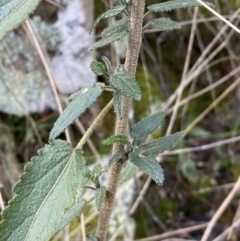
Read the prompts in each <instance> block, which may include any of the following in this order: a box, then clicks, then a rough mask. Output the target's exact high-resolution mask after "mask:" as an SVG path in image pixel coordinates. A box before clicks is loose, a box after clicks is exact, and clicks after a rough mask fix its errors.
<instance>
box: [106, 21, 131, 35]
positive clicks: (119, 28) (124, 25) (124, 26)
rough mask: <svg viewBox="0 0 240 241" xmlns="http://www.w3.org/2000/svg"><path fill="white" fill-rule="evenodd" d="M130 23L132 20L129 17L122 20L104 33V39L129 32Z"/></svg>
mask: <svg viewBox="0 0 240 241" xmlns="http://www.w3.org/2000/svg"><path fill="white" fill-rule="evenodd" d="M129 22H130V19H129V18H128V17H125V18H122V19H120V20H118V21H116V22H114V23H113V24H111V25H110V26H109V27H107V28H105V29H104V30H103V31H102V38H107V37H109V36H111V35H113V34H117V33H118V32H123V31H127V30H128V23H129Z"/></svg>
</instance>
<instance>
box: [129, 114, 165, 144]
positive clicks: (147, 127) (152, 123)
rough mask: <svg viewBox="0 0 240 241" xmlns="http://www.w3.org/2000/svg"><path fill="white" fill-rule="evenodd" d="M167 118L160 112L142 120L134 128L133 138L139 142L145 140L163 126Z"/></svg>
mask: <svg viewBox="0 0 240 241" xmlns="http://www.w3.org/2000/svg"><path fill="white" fill-rule="evenodd" d="M165 116H166V115H165V113H164V112H159V113H155V114H153V115H150V116H148V117H146V118H144V119H142V120H141V121H139V122H138V123H137V124H135V125H134V126H133V128H132V130H131V136H132V137H133V138H136V139H137V140H139V141H143V140H145V139H146V138H147V137H148V135H149V134H151V133H152V132H153V131H154V130H155V129H156V128H158V127H159V126H160V125H161V124H162V122H163V120H164V118H165Z"/></svg>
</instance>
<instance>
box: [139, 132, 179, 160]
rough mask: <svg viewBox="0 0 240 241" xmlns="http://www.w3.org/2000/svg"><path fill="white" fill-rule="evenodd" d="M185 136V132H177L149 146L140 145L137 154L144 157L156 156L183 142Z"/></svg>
mask: <svg viewBox="0 0 240 241" xmlns="http://www.w3.org/2000/svg"><path fill="white" fill-rule="evenodd" d="M183 134H184V132H183V131H181V132H176V133H174V134H172V135H169V136H164V137H162V138H159V139H156V140H154V141H151V142H149V143H147V144H144V145H140V146H139V147H138V148H136V152H137V153H140V154H142V155H144V156H156V155H158V154H159V153H162V152H164V151H167V150H170V149H171V148H173V147H174V146H175V145H177V144H178V143H179V142H180V141H181V140H182V138H183Z"/></svg>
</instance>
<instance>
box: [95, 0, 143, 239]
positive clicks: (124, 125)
mask: <svg viewBox="0 0 240 241" xmlns="http://www.w3.org/2000/svg"><path fill="white" fill-rule="evenodd" d="M144 7H145V0H132V8H131V16H130V22H131V25H130V36H129V43H128V49H127V53H126V60H125V65H124V68H125V70H126V71H127V72H128V73H129V74H131V75H132V76H135V73H136V69H137V63H138V56H139V52H140V48H141V44H142V23H143V16H144ZM130 103H131V99H130V98H127V99H126V104H125V111H124V115H123V118H122V119H121V120H120V119H117V121H116V127H115V135H125V136H126V135H127V132H128V115H129V110H130ZM123 148H124V145H119V144H114V145H113V153H115V152H117V151H118V150H121V149H123ZM123 163H124V160H119V161H118V162H115V163H113V164H112V165H111V167H110V170H109V178H108V183H107V192H106V198H105V200H104V202H103V204H102V205H101V209H100V214H99V220H98V225H97V231H96V236H97V238H98V240H99V241H105V240H106V236H107V231H108V225H109V220H110V217H111V213H112V207H113V203H114V199H115V195H116V191H117V187H118V181H119V176H120V172H121V169H122V166H123Z"/></svg>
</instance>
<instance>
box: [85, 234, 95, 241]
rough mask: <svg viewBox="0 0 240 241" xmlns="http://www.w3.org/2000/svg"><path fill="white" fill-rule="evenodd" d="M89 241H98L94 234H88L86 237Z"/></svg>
mask: <svg viewBox="0 0 240 241" xmlns="http://www.w3.org/2000/svg"><path fill="white" fill-rule="evenodd" d="M86 238H87V241H98V239H97V237H96V236H95V235H94V234H91V233H88V234H87V235H86Z"/></svg>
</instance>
